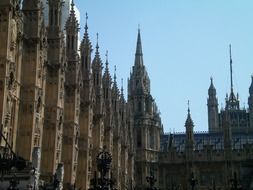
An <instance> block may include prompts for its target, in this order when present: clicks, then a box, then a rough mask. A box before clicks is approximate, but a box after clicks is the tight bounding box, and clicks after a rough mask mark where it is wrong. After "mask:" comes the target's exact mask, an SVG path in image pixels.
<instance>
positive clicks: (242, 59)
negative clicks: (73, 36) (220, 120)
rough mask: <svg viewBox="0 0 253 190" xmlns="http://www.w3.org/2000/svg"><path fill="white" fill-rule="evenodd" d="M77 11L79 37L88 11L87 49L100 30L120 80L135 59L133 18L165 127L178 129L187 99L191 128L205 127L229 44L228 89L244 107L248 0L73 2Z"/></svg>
mask: <svg viewBox="0 0 253 190" xmlns="http://www.w3.org/2000/svg"><path fill="white" fill-rule="evenodd" d="M75 3H76V5H77V6H78V8H79V10H80V12H81V28H82V30H81V37H82V33H83V27H84V23H85V12H88V15H89V19H88V26H89V34H90V39H91V41H92V43H93V47H94V46H95V43H96V33H97V32H98V33H99V45H100V53H101V57H102V59H103V60H105V56H104V55H105V52H106V50H108V51H109V64H110V68H111V74H113V72H114V71H113V67H114V65H117V76H118V84H119V85H120V79H121V78H123V79H124V88H125V89H126V87H127V83H126V81H127V78H128V77H129V72H130V69H131V67H132V66H133V64H134V54H135V47H136V38H137V29H138V24H140V28H141V36H142V48H143V53H144V63H145V65H146V68H147V71H148V73H149V77H150V79H151V93H152V95H153V97H154V98H155V99H156V102H157V104H158V107H159V109H160V111H161V117H162V122H163V124H164V129H165V131H167V132H169V131H170V129H171V130H172V131H173V129H175V131H184V130H185V128H184V122H185V119H186V115H187V100H188V99H189V100H190V107H191V113H192V119H193V121H194V123H195V130H196V131H203V130H207V128H208V122H207V106H206V103H207V90H208V88H209V85H210V76H213V78H214V84H215V87H216V90H217V96H218V100H219V107H220V106H221V104H223V105H224V98H225V95H226V92H229V87H230V82H229V44H230V43H231V44H232V54H233V55H232V56H233V66H234V72H233V74H234V88H235V91H236V92H238V93H239V95H240V101H241V106H242V107H243V105H244V103H245V104H246V107H247V99H248V88H249V86H250V83H251V75H252V73H253V1H252V0H240V1H238V0H222V1H221V0H211V1H210V0H209V1H208V0H176V1H172V0H156V1H155V0H126V1H122V0H75Z"/></svg>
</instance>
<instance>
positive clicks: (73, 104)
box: [62, 0, 81, 188]
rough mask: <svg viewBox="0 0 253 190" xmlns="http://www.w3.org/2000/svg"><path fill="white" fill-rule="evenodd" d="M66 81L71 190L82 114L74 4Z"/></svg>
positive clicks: (65, 157) (65, 150)
mask: <svg viewBox="0 0 253 190" xmlns="http://www.w3.org/2000/svg"><path fill="white" fill-rule="evenodd" d="M65 29H66V44H67V45H66V56H67V68H66V73H65V75H66V80H65V97H64V98H65V102H64V125H63V141H62V162H63V163H64V186H65V188H71V187H73V186H74V184H75V181H76V171H77V161H78V137H79V113H80V84H81V80H80V79H81V73H80V61H79V55H78V32H79V24H78V21H77V19H76V15H75V11H74V2H73V0H72V3H71V11H70V15H69V18H68V20H67V22H66V26H65Z"/></svg>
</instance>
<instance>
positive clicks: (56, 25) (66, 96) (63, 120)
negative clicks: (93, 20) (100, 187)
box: [0, 0, 134, 189]
mask: <svg viewBox="0 0 253 190" xmlns="http://www.w3.org/2000/svg"><path fill="white" fill-rule="evenodd" d="M47 6H48V26H47V27H46V26H45V21H44V13H43V10H44V8H43V4H42V2H41V0H23V1H22V5H21V2H20V1H18V0H1V1H0V38H1V43H0V73H1V74H0V92H1V93H0V116H1V124H2V125H1V133H2V134H3V137H4V138H1V152H0V153H1V155H3V154H4V152H6V147H7V144H8V145H11V149H12V150H13V151H14V152H15V153H16V155H18V156H20V157H22V158H24V159H25V160H27V161H30V162H31V161H33V166H32V165H29V167H28V168H30V170H31V171H33V170H35V173H36V177H30V178H31V180H30V178H29V175H28V176H26V178H25V177H24V176H25V174H22V172H21V173H19V172H18V171H17V172H15V175H18V176H19V177H20V182H19V185H18V186H17V187H18V188H20V189H26V188H28V187H29V188H32V189H39V186H43V187H44V188H48V189H50V188H52V187H57V189H62V188H63V189H71V188H74V187H76V188H81V189H88V188H89V186H90V180H91V178H92V177H93V173H94V172H95V171H96V170H97V168H96V156H97V154H98V153H99V152H100V151H101V150H102V149H103V148H104V147H106V149H107V151H109V152H110V153H111V155H112V160H113V162H112V163H113V165H112V175H113V176H111V177H113V178H114V179H115V182H116V184H115V186H116V188H117V189H131V188H132V187H133V183H134V176H133V170H134V157H133V156H134V149H133V148H134V147H133V126H132V125H133V121H132V119H131V117H130V109H131V107H130V104H127V102H126V100H125V98H124V94H123V87H122V89H121V91H120V90H119V88H118V85H117V79H116V73H115V74H114V79H113V80H112V78H111V75H110V72H109V68H108V57H107V58H106V63H105V69H104V73H103V68H104V65H103V63H102V60H101V58H100V54H99V45H98V42H97V44H96V47H95V57H94V58H93V59H92V52H93V48H92V44H91V42H90V40H89V35H88V26H87V19H86V25H85V32H84V36H83V39H82V42H81V45H80V47H78V33H79V27H80V26H79V23H78V20H77V18H76V15H75V10H74V6H75V5H74V2H73V1H72V3H71V10H70V15H69V18H68V19H67V22H66V25H65V31H63V30H62V29H61V28H62V26H61V19H62V18H61V17H62V16H61V14H62V12H61V11H62V6H63V2H62V0H48V1H47ZM21 7H22V8H21ZM79 50H80V53H79ZM4 139H5V140H6V141H4ZM34 150H36V151H35V152H34ZM9 151H10V150H9ZM40 152H41V153H40ZM33 155H35V156H33ZM28 171H29V169H28ZM28 173H29V172H28ZM11 175H13V174H12V173H10V174H8V177H10V176H11ZM31 175H32V174H31ZM110 175H111V174H110ZM22 176H23V177H24V178H22ZM3 177H4V176H3ZM8 179H9V178H8ZM27 179H29V180H27ZM6 180H7V178H6ZM7 181H8V180H7ZM8 185H9V184H8V183H6V181H5V182H0V189H6V188H7V187H8Z"/></svg>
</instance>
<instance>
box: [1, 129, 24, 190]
mask: <svg viewBox="0 0 253 190" xmlns="http://www.w3.org/2000/svg"><path fill="white" fill-rule="evenodd" d="M1 128H2V127H1ZM1 139H3V141H4V142H5V147H2V152H0V174H1V177H3V176H4V175H9V174H11V173H14V175H13V177H12V178H11V179H10V181H9V183H10V186H9V187H8V189H7V190H18V188H17V186H18V184H19V180H18V179H17V176H16V175H15V171H16V170H18V171H22V170H24V169H25V167H26V166H27V165H28V164H27V163H28V162H27V161H26V160H25V159H23V158H21V157H19V156H17V155H16V154H15V152H14V151H13V150H12V147H11V145H10V144H9V143H8V141H7V139H6V137H5V136H4V135H3V133H2V131H1V130H0V141H1Z"/></svg>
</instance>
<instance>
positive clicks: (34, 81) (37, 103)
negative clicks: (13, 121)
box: [17, 0, 47, 160]
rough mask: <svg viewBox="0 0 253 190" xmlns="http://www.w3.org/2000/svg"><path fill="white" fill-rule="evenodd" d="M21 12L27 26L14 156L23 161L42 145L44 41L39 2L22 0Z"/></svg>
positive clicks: (44, 72) (44, 35)
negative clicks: (15, 154) (15, 152)
mask: <svg viewBox="0 0 253 190" xmlns="http://www.w3.org/2000/svg"><path fill="white" fill-rule="evenodd" d="M23 13H24V22H25V23H26V24H25V25H24V36H25V38H24V40H23V50H22V52H23V59H22V67H21V73H22V76H21V84H22V87H21V90H20V99H21V101H20V110H19V116H20V117H19V121H18V134H17V135H18V136H17V153H18V155H20V156H22V157H23V158H25V159H26V160H31V159H32V152H33V148H34V147H41V145H42V134H43V121H44V105H45V101H44V100H45V93H43V92H44V91H45V85H46V84H45V83H46V80H45V74H46V69H45V62H46V59H47V52H46V46H47V42H46V28H45V26H44V20H43V13H42V3H41V1H40V0H36V1H33V0H24V1H23ZM28 68H29V69H28Z"/></svg>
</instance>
